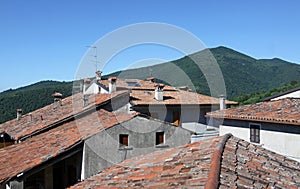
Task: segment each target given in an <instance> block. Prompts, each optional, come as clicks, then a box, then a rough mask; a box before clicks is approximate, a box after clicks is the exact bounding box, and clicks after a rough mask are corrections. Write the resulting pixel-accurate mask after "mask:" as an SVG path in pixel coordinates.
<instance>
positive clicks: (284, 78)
mask: <svg viewBox="0 0 300 189" xmlns="http://www.w3.org/2000/svg"><path fill="white" fill-rule="evenodd" d="M209 50H210V53H212V55H213V56H214V57H215V59H216V60H217V63H218V65H219V67H220V69H221V71H222V74H223V77H224V81H225V85H226V92H227V98H229V99H233V98H234V97H235V100H240V101H243V102H244V103H252V102H256V101H257V100H260V99H261V97H262V96H264V95H260V92H262V91H267V92H266V93H267V94H269V93H268V91H269V90H271V89H273V93H274V91H277V89H276V88H278V87H282V86H285V85H286V86H287V85H290V83H293V84H295V83H296V84H297V82H298V83H300V65H298V64H293V63H289V62H286V61H284V60H281V59H278V58H274V59H255V58H252V57H250V56H247V55H245V54H242V53H239V52H237V51H234V50H232V49H229V48H226V47H217V48H211V49H209ZM207 51H208V49H206V50H203V51H200V52H197V53H194V54H192V55H189V56H186V57H183V58H181V59H178V60H174V61H171V62H167V63H163V64H158V65H154V66H149V67H144V68H138V69H131V70H124V71H119V72H115V73H112V74H110V75H116V76H118V77H121V78H137V79H145V78H147V77H155V78H158V80H157V81H158V82H165V83H167V84H170V85H173V86H175V87H178V86H189V87H191V88H194V89H195V90H196V91H197V92H199V93H202V94H207V95H210V90H209V87H208V84H207V81H206V79H205V74H207V73H204V74H203V73H202V72H201V70H200V69H199V67H198V66H197V65H196V64H195V63H194V61H195V62H199V63H203V64H205V63H206V62H207V61H206V60H207V59H208V58H211V57H209V56H207V55H208V54H210V53H208V52H207ZM210 74H214V73H210ZM180 75H184V76H185V77H181V76H180ZM104 77H107V76H104ZM190 81H191V82H192V83H190ZM72 83H73V82H57V81H41V82H38V83H35V84H32V85H29V86H26V87H22V88H18V89H14V90H12V89H11V90H7V91H4V92H2V93H0V123H1V122H4V121H7V120H9V119H12V118H14V117H15V116H16V109H18V108H22V109H23V111H24V113H28V112H30V111H33V110H35V109H37V108H41V107H43V106H45V105H47V104H50V103H52V102H53V97H52V96H51V95H52V94H53V93H54V92H60V93H62V94H63V97H67V96H69V95H71V94H72ZM193 86H194V87H193ZM292 86H293V85H292ZM282 90H283V89H282ZM271 93H272V92H271ZM271 93H270V94H271ZM249 94H252V95H249ZM255 95H256V97H255V99H252V100H251V97H253V96H255ZM257 96H260V97H257ZM247 99H250V100H248V101H247Z"/></svg>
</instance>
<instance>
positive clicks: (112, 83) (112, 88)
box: [108, 77, 117, 94]
mask: <svg viewBox="0 0 300 189" xmlns="http://www.w3.org/2000/svg"><path fill="white" fill-rule="evenodd" d="M108 90H109V94H111V93H113V92H116V91H117V77H110V78H108Z"/></svg>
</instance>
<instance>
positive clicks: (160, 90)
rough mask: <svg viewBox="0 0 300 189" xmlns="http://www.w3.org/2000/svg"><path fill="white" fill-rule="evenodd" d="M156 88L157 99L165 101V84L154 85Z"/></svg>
mask: <svg viewBox="0 0 300 189" xmlns="http://www.w3.org/2000/svg"><path fill="white" fill-rule="evenodd" d="M154 87H155V94H154V96H155V99H156V100H158V101H163V100H164V87H165V85H164V84H156V85H154Z"/></svg>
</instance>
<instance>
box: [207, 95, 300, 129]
mask: <svg viewBox="0 0 300 189" xmlns="http://www.w3.org/2000/svg"><path fill="white" fill-rule="evenodd" d="M299 113H300V99H296V98H286V99H280V100H276V101H268V102H261V103H257V104H252V105H245V106H240V107H235V108H231V109H226V110H222V111H215V112H211V113H208V114H207V117H214V118H225V119H237V120H249V121H260V122H271V123H281V124H292V125H300V116H299Z"/></svg>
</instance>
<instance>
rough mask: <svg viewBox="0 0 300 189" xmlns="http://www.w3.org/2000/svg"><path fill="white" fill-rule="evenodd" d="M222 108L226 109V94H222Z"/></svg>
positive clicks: (220, 98)
mask: <svg viewBox="0 0 300 189" xmlns="http://www.w3.org/2000/svg"><path fill="white" fill-rule="evenodd" d="M219 100H220V110H224V109H226V97H225V96H224V95H220V97H219Z"/></svg>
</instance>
